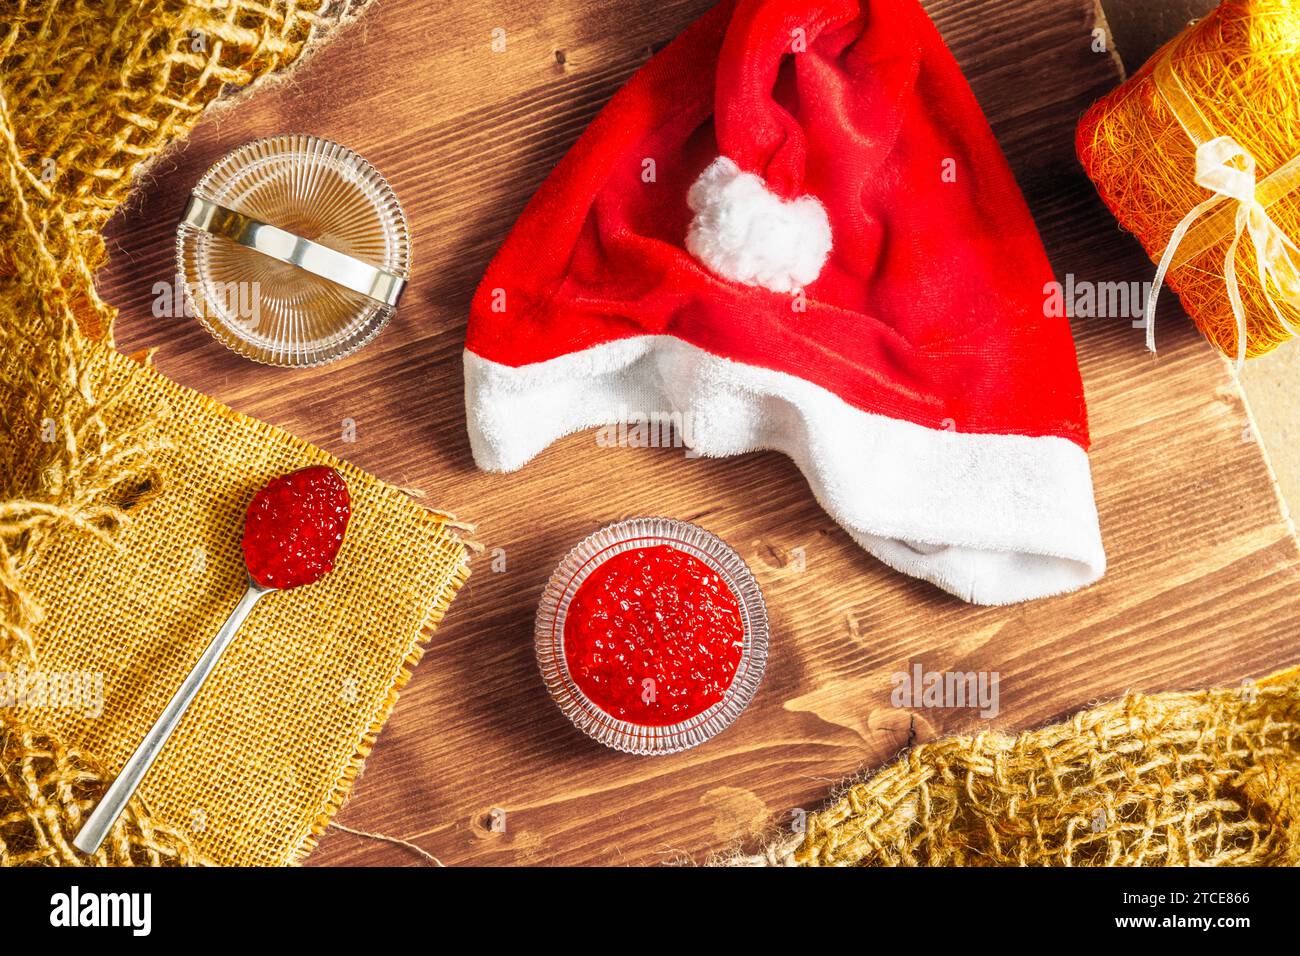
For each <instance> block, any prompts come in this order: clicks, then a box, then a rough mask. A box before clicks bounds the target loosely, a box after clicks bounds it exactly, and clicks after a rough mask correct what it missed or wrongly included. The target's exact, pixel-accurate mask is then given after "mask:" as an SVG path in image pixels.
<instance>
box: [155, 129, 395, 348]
mask: <svg viewBox="0 0 1300 956" xmlns="http://www.w3.org/2000/svg"><path fill="white" fill-rule="evenodd" d="M194 193H195V195H197V196H199V197H201V198H203V199H206V200H208V201H209V202H213V203H216V204H218V205H220V206H224V207H226V208H228V209H233V210H234V211H235V212H238V213H242V214H244V215H245V216H249V217H251V218H253V219H256V220H259V221H261V222H265V223H269V224H271V225H273V226H278V227H279V228H281V229H284V230H287V231H288V232H291V233H294V234H295V235H298V236H301V237H302V238H304V239H310V240H312V241H314V242H317V243H319V244H321V245H323V246H328V247H329V248H330V249H333V250H335V251H337V252H342V253H345V254H346V255H349V256H352V257H353V258H355V259H359V260H361V261H363V262H367V263H369V264H371V265H373V266H376V267H378V268H380V269H383V270H384V271H386V272H391V273H392V274H394V275H396V276H399V277H400V278H402V279H406V278H408V277H409V275H410V254H411V244H410V234H409V231H408V229H407V224H406V216H405V214H404V213H403V212H402V207H401V205H400V204H399V203H398V201H397V196H396V195H395V194H394V193H393V190H392V187H390V186H389V185H388V182H387V181H386V180H385V179H384V177H383V176H381V175H380V174H379V171H378V170H376V169H375V168H374V167H373V166H371V165H370V164H369V163H368V162H366V161H365V160H364V159H362V158H361V157H360V156H359V155H357V154H356V153H355V152H353V151H352V150H350V149H348V148H347V147H344V146H340V145H338V144H337V143H331V142H329V141H328V140H323V139H318V138H317V137H315V136H307V135H301V134H294V135H284V136H273V137H269V138H267V139H259V140H255V141H253V142H251V143H247V144H246V145H244V146H241V147H239V148H238V149H236V150H234V151H232V152H230V153H228V154H227V155H226V156H225V157H224V158H223V159H222V160H221V161H220V162H218V163H217V164H216V165H215V166H213V167H212V168H211V169H210V170H208V172H207V173H206V174H205V175H204V177H203V178H202V179H200V180H199V182H198V184H197V185H196V186H195V187H194ZM176 260H177V269H178V271H179V275H180V279H181V281H182V282H183V283H184V287H185V297H186V300H187V306H188V307H189V308H190V309H192V310H193V312H194V315H195V316H196V317H197V318H198V319H199V321H200V322H202V323H203V325H204V327H205V328H207V330H208V331H209V332H211V333H212V334H213V335H214V336H215V337H216V338H217V339H218V340H219V341H220V342H222V343H223V344H224V345H226V346H227V347H228V348H230V349H231V350H233V351H235V352H238V353H239V354H240V355H243V356H246V357H247V358H250V359H253V360H254V361H257V362H264V363H266V364H268V365H282V366H295V367H305V366H311V365H320V364H322V363H324V362H331V361H334V360H335V359H340V358H343V357H344V356H346V355H350V354H351V353H353V352H355V351H356V350H357V349H359V348H361V346H363V345H365V344H366V343H367V342H369V341H370V340H371V339H373V338H374V337H375V336H376V335H378V334H379V332H380V330H381V329H383V327H384V326H385V325H387V324H388V320H389V319H390V318H391V317H392V315H393V311H394V307H393V306H390V305H387V304H384V303H381V302H378V301H376V300H374V299H371V298H368V297H367V296H365V295H362V294H361V293H359V292H354V291H352V290H350V289H346V288H344V287H342V286H340V285H336V284H335V283H333V282H330V281H329V280H328V279H324V278H321V277H319V276H316V275H313V274H312V273H310V272H306V271H304V270H302V269H300V268H298V267H296V266H292V265H289V264H287V263H283V262H279V261H277V260H275V259H272V258H270V257H269V256H266V255H263V254H262V253H260V252H256V251H254V250H253V249H250V248H247V247H245V246H242V245H240V244H238V243H236V242H234V241H232V240H230V239H226V238H222V237H217V236H214V235H211V234H210V233H208V232H205V231H203V230H202V229H199V228H196V227H194V226H191V225H189V224H187V223H182V224H181V225H180V227H179V229H178V232H177V237H176Z"/></svg>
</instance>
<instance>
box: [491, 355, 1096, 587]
mask: <svg viewBox="0 0 1300 956" xmlns="http://www.w3.org/2000/svg"><path fill="white" fill-rule="evenodd" d="M465 406H466V412H467V418H468V422H469V433H470V446H471V448H472V450H473V452H474V460H475V462H476V463H477V464H478V466H479V467H480V468H483V469H486V470H489V471H513V470H515V469H516V468H519V467H521V466H522V465H523V464H524V463H525V462H527V461H528V460H529V459H530V458H532V457H533V456H534V455H536V454H537V453H538V452H540V451H541V450H542V449H543V448H545V447H546V446H547V445H549V444H551V442H553V441H555V440H556V439H557V438H560V437H561V436H563V435H566V434H569V433H570V432H575V431H580V430H582V429H585V428H593V427H596V426H599V425H607V424H609V423H611V422H613V421H616V420H617V419H618V417H620V416H622V415H627V414H628V413H629V412H632V413H641V414H653V413H660V412H678V413H681V414H684V415H689V419H688V420H689V422H690V436H689V437H690V443H691V446H692V447H693V448H694V449H695V451H696V452H698V453H699V454H702V455H709V456H723V455H738V454H742V453H744V452H749V451H755V450H758V449H764V448H773V449H776V450H778V451H781V452H784V453H785V454H787V455H789V456H790V457H791V458H792V459H794V461H795V463H796V464H797V465H798V466H799V469H800V470H801V471H802V472H803V474H804V476H805V478H807V480H808V484H809V485H810V486H811V488H812V491H813V494H814V495H815V496H816V497H817V500H818V501H819V502H820V503H821V505H822V507H823V508H825V509H826V511H827V513H829V514H830V515H831V517H833V518H834V519H835V520H836V521H838V522H839V523H840V524H841V525H843V526H844V528H845V529H846V530H847V531H848V533H849V534H850V535H851V536H852V537H853V539H854V540H855V541H857V542H858V543H859V544H860V545H861V546H862V547H863V548H865V549H866V550H867V551H869V552H871V553H872V554H873V555H875V556H876V557H877V558H879V559H880V560H881V561H883V562H885V563H886V564H888V565H889V566H890V567H893V568H895V569H897V570H899V571H902V572H904V573H906V574H911V575H913V576H915V577H918V578H923V579H924V580H926V581H931V582H933V583H934V584H936V585H938V586H939V587H941V588H943V589H944V590H945V591H948V592H950V593H952V594H955V595H957V596H958V597H960V598H963V599H964V600H967V601H971V602H973V603H976V604H1010V603H1014V602H1017V601H1025V600H1029V599H1031V598H1038V597H1046V596H1048V595H1052V594H1060V593H1063V592H1065V591H1072V590H1074V589H1076V588H1079V587H1083V586H1084V585H1086V584H1091V583H1092V582H1093V581H1096V580H1097V579H1098V578H1100V577H1101V575H1102V573H1103V572H1104V571H1105V568H1106V557H1105V554H1104V552H1103V551H1102V545H1101V532H1100V529H1099V528H1098V524H1097V510H1096V505H1095V504H1094V502H1093V495H1092V477H1091V472H1090V471H1089V468H1088V456H1087V454H1086V453H1085V452H1084V451H1083V449H1082V448H1080V447H1079V446H1078V445H1076V444H1075V443H1074V442H1072V441H1069V440H1067V439H1065V438H1056V437H1039V438H1032V437H1027V436H1024V435H975V434H963V433H958V432H947V431H938V430H935V429H932V428H925V427H922V426H920V425H915V424H912V423H911V422H904V421H898V420H896V419H893V418H887V417H885V416H883V415H877V414H873V413H871V412H864V411H862V410H861V409H857V408H854V407H853V406H851V405H849V404H848V403H846V402H844V401H843V400H842V399H840V398H839V397H838V396H836V395H834V394H832V393H831V392H829V391H827V390H826V389H824V388H822V387H821V386H818V385H815V384H813V383H812V382H809V381H807V380H805V379H801V378H796V377H795V376H792V375H787V374H785V373H783V372H774V371H772V370H770V369H764V368H759V367H757V366H753V365H743V364H740V363H737V362H731V361H729V360H727V359H723V358H719V357H717V356H714V355H711V354H709V353H708V352H705V351H703V350H701V349H698V348H696V347H695V346H693V345H689V344H687V343H685V342H682V341H681V340H680V339H676V338H674V337H672V336H638V337H636V338H630V339H623V340H621V341H618V342H612V343H610V344H607V345H600V346H596V347H594V348H590V349H587V350H585V351H582V352H576V353H573V354H570V355H563V356H560V357H559V358H555V359H551V360H550V361H546V362H538V363H536V364H533V365H526V366H522V367H519V368H513V367H511V366H507V365H501V364H498V363H496V362H491V361H488V360H487V359H483V358H480V357H479V356H477V355H475V354H474V353H473V352H469V351H466V352H465ZM646 505H647V506H651V507H652V506H653V501H652V500H650V499H649V498H647V500H646Z"/></svg>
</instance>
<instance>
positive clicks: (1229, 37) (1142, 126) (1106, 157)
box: [1077, 0, 1300, 357]
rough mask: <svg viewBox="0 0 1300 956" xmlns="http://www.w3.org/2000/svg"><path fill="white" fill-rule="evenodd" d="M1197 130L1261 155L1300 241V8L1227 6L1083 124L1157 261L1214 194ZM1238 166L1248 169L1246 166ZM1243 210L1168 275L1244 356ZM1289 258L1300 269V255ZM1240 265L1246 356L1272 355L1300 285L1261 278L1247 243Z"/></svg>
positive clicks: (1191, 246) (1217, 334)
mask: <svg viewBox="0 0 1300 956" xmlns="http://www.w3.org/2000/svg"><path fill="white" fill-rule="evenodd" d="M1171 101H1172V102H1173V103H1174V104H1175V105H1171ZM1197 133H1199V134H1200V137H1201V138H1202V139H1208V138H1210V137H1225V136H1226V137H1231V138H1232V140H1234V141H1235V143H1236V144H1239V145H1240V147H1242V148H1243V149H1244V150H1245V151H1246V152H1247V153H1248V154H1249V155H1250V156H1251V157H1253V158H1254V161H1255V165H1256V167H1257V169H1256V177H1257V182H1258V183H1259V186H1260V189H1259V193H1258V195H1259V199H1260V202H1261V203H1262V205H1263V207H1264V208H1266V211H1267V215H1268V217H1269V218H1270V219H1271V220H1272V222H1273V224H1275V226H1276V228H1277V230H1278V232H1279V233H1280V234H1281V235H1284V236H1286V237H1289V238H1292V239H1293V238H1294V237H1296V236H1297V235H1300V192H1297V190H1296V184H1295V182H1294V179H1293V177H1291V176H1287V175H1286V173H1287V172H1288V170H1287V169H1286V167H1287V165H1288V164H1289V163H1292V162H1294V161H1295V160H1296V157H1297V156H1300V3H1295V2H1292V0H1225V2H1223V3H1222V4H1220V5H1219V7H1218V8H1217V9H1215V10H1214V12H1213V13H1211V14H1210V15H1209V16H1207V17H1206V18H1205V19H1203V20H1201V21H1198V22H1197V23H1195V24H1194V25H1192V26H1190V27H1188V29H1187V30H1185V31H1183V33H1181V34H1180V35H1179V36H1178V37H1176V38H1175V39H1174V40H1173V41H1171V42H1170V43H1169V44H1167V45H1166V46H1165V47H1164V48H1162V49H1161V50H1160V51H1159V52H1157V53H1156V55H1155V56H1153V57H1152V58H1151V60H1150V61H1148V62H1147V63H1146V64H1145V65H1144V66H1143V67H1142V69H1140V70H1139V71H1138V72H1137V73H1135V74H1134V75H1133V76H1132V77H1131V78H1130V79H1129V80H1128V81H1127V82H1125V83H1124V84H1123V85H1122V86H1120V87H1119V88H1118V89H1117V90H1115V91H1114V92H1113V93H1111V94H1110V95H1108V96H1106V97H1105V98H1103V99H1101V100H1099V101H1098V102H1097V103H1096V104H1094V105H1093V107H1092V108H1091V109H1090V110H1088V112H1087V113H1086V114H1085V115H1084V117H1083V120H1082V121H1081V122H1080V124H1079V128H1078V134H1077V148H1078V153H1079V158H1080V160H1081V161H1082V162H1083V166H1084V169H1085V170H1086V171H1087V173H1088V175H1089V176H1090V177H1091V178H1092V180H1093V182H1094V183H1095V184H1096V186H1097V190H1098V192H1099V193H1100V194H1101V197H1102V199H1103V200H1104V201H1105V203H1106V205H1107V206H1109V207H1110V209H1111V211H1112V212H1113V213H1114V214H1115V217H1116V218H1117V219H1118V220H1119V221H1120V223H1121V224H1122V225H1123V226H1124V227H1125V228H1126V229H1128V230H1129V231H1131V232H1133V233H1134V234H1135V235H1136V236H1137V237H1138V239H1139V240H1141V242H1142V245H1143V247H1144V248H1145V249H1146V251H1147V254H1148V255H1150V256H1151V258H1152V260H1153V261H1158V260H1159V259H1160V257H1161V256H1162V254H1163V253H1164V252H1165V248H1166V246H1167V245H1168V244H1169V241H1170V238H1171V236H1172V235H1173V234H1174V231H1175V229H1176V228H1177V227H1178V224H1179V223H1180V222H1181V221H1182V220H1183V218H1184V217H1185V216H1187V215H1188V213H1189V212H1190V211H1191V210H1193V209H1194V208H1196V207H1197V206H1198V204H1200V203H1202V202H1204V201H1205V200H1207V199H1209V198H1211V197H1213V195H1214V193H1213V192H1212V191H1211V190H1209V189H1206V188H1203V187H1202V186H1201V185H1199V184H1198V183H1197V181H1196V174H1197V143H1196V141H1195V140H1194V139H1193V135H1194V134H1197ZM1232 165H1233V167H1234V168H1241V167H1242V166H1243V164H1242V163H1241V161H1240V160H1239V159H1238V160H1233V162H1232ZM1270 176H1274V179H1273V182H1272V183H1269V181H1268V180H1269V177H1270ZM1236 207H1237V203H1235V202H1231V201H1225V202H1223V203H1221V204H1220V205H1219V206H1218V208H1217V209H1215V210H1214V211H1212V212H1211V213H1210V214H1209V215H1207V216H1205V217H1203V218H1202V219H1200V220H1199V221H1198V223H1197V224H1196V226H1195V227H1194V228H1193V229H1192V230H1191V231H1190V232H1189V233H1188V236H1187V238H1186V239H1185V240H1184V241H1183V243H1182V244H1181V246H1180V247H1179V248H1178V250H1177V252H1176V254H1175V255H1174V256H1173V259H1172V265H1171V268H1170V269H1169V272H1168V275H1167V277H1166V282H1167V284H1168V285H1169V287H1170V288H1172V289H1173V290H1174V291H1175V292H1177V293H1178V297H1179V298H1180V299H1181V300H1182V303H1183V307H1184V308H1185V309H1186V310H1187V313H1188V314H1189V315H1190V316H1191V318H1192V321H1194V322H1195V323H1196V325H1197V327H1198V328H1199V329H1200V330H1201V332H1202V333H1203V334H1204V335H1205V337H1206V338H1207V339H1209V340H1210V341H1211V342H1212V343H1213V344H1214V345H1215V346H1217V347H1218V348H1219V349H1220V350H1222V351H1223V352H1224V353H1226V354H1228V355H1233V356H1236V355H1237V354H1238V346H1239V341H1238V339H1239V336H1238V322H1237V318H1236V317H1235V315H1234V312H1233V309H1232V304H1231V301H1230V295H1229V291H1228V290H1229V287H1230V285H1231V283H1230V282H1229V281H1228V280H1227V277H1226V276H1225V273H1226V272H1227V271H1228V270H1226V269H1225V257H1226V256H1227V254H1228V252H1229V249H1230V248H1231V245H1232V242H1233V238H1234V235H1235V230H1234V221H1233V220H1234V215H1235V211H1236ZM1290 255H1291V256H1292V257H1293V258H1294V259H1295V261H1296V262H1297V263H1300V256H1296V255H1295V253H1294V252H1291V253H1290ZM1233 259H1234V261H1235V271H1236V286H1237V288H1238V289H1239V291H1240V295H1241V303H1242V312H1243V319H1244V325H1245V328H1246V342H1245V349H1244V355H1245V357H1254V356H1258V355H1262V354H1264V353H1266V352H1270V351H1272V350H1273V349H1275V348H1276V347H1277V346H1278V345H1280V344H1282V343H1283V342H1285V341H1287V340H1288V339H1290V338H1291V337H1292V336H1293V335H1294V334H1295V333H1296V325H1297V323H1300V288H1297V287H1296V286H1295V284H1294V283H1293V282H1292V281H1290V278H1291V277H1284V278H1283V279H1278V278H1277V277H1276V276H1270V277H1267V278H1265V280H1264V281H1263V282H1261V276H1260V272H1259V269H1258V261H1259V255H1258V252H1257V249H1256V247H1255V245H1254V244H1253V243H1252V242H1251V241H1250V239H1249V236H1248V235H1243V236H1242V238H1241V240H1240V242H1238V244H1237V248H1236V250H1235V253H1234V255H1233ZM1266 291H1267V296H1266ZM1270 299H1271V300H1272V303H1273V305H1275V306H1276V311H1274V308H1273V307H1272V306H1271V305H1270V301H1269V300H1270Z"/></svg>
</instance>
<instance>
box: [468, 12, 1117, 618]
mask: <svg viewBox="0 0 1300 956" xmlns="http://www.w3.org/2000/svg"><path fill="white" fill-rule="evenodd" d="M1052 281H1053V275H1052V271H1051V268H1050V266H1049V264H1048V261H1047V257H1046V254H1045V253H1044V251H1043V247H1042V242H1041V240H1040V239H1039V236H1038V232H1037V230H1036V229H1035V227H1034V223H1033V220H1032V219H1031V218H1030V215H1029V211H1028V209H1027V208H1026V206H1025V202H1024V199H1023V198H1022V196H1021V195H1020V191H1019V189H1018V188H1017V186H1016V183H1015V180H1014V179H1013V177H1012V175H1011V171H1010V169H1009V168H1008V166H1007V164H1006V161H1005V159H1004V158H1003V156H1002V154H1001V152H1000V150H999V149H998V145H997V142H996V141H995V140H994V138H993V135H992V133H991V131H990V130H989V127H988V123H987V122H986V121H985V119H984V116H983V114H982V113H981V111H980V108H979V106H978V104H977V103H976V102H975V99H974V97H973V95H972V94H971V91H970V88H969V87H968V86H967V84H966V81H965V79H964V77H963V76H962V75H961V72H960V70H959V69H958V67H957V64H956V63H955V61H954V60H953V58H952V56H951V54H949V52H948V50H947V48H946V47H945V46H944V44H943V41H942V39H940V37H939V34H938V32H937V31H936V30H935V28H934V26H933V24H932V23H931V22H930V21H929V19H928V18H927V17H926V15H925V13H924V11H922V10H921V8H920V6H919V5H918V4H917V2H916V0H862V2H852V0H738V2H725V3H722V4H721V5H719V6H718V7H716V8H714V9H713V10H712V11H711V12H710V13H708V14H706V15H705V16H704V17H703V18H702V19H700V20H699V21H697V22H696V23H695V24H694V25H692V26H691V27H690V28H689V29H687V31H686V32H685V33H683V34H682V35H681V36H680V37H678V38H677V40H675V41H674V42H673V43H672V44H670V45H669V46H668V47H666V48H665V49H664V50H663V51H662V52H661V53H659V54H658V55H657V56H655V57H654V58H653V59H652V60H651V61H650V62H649V63H647V64H646V66H645V67H643V68H642V69H641V70H640V71H639V72H638V73H637V74H636V76H634V77H633V78H632V80H631V81H630V82H629V83H628V84H627V86H626V87H624V88H623V89H622V90H621V91H619V93H618V94H617V95H616V96H615V97H614V98H613V100H611V101H610V103H609V105H608V106H607V107H606V108H605V109H604V110H603V111H602V112H601V114H600V115H599V116H598V117H597V118H596V120H595V121H594V122H593V123H592V124H591V126H590V128H589V129H587V131H586V132H585V133H584V134H583V136H582V137H581V138H580V139H579V140H578V142H577V143H576V144H575V145H574V147H573V148H572V149H571V150H570V151H569V153H568V155H567V156H565V157H564V159H563V160H562V161H561V162H560V164H559V165H558V166H557V167H556V169H555V171H554V172H553V173H552V174H551V176H550V178H549V179H547V181H546V182H545V183H544V184H543V185H542V187H541V188H540V189H539V190H538V192H537V194H536V195H535V196H534V197H533V199H532V201H531V202H530V203H529V205H528V207H527V208H526V209H525V210H524V213H523V215H522V216H520V218H519V222H518V223H517V224H516V225H515V228H514V230H513V231H512V232H511V234H510V236H509V237H508V238H507V239H506V242H505V244H504V245H503V246H502V247H501V250H500V252H499V253H498V254H497V256H496V258H495V259H494V260H493V262H492V264H491V266H490V267H489V268H488V271H487V274H486V275H485V276H484V279H483V282H482V285H481V286H480V287H479V289H478V292H477V294H476V295H475V297H474V302H473V305H472V310H471V314H470V321H469V332H468V335H467V341H466V351H465V401H466V410H467V414H468V421H469V429H470V438H471V444H472V448H473V452H474V458H475V461H476V462H477V463H478V465H479V467H481V468H485V469H490V470H501V471H509V470H513V469H516V468H519V467H520V466H522V465H523V464H524V463H525V462H527V461H528V460H529V459H530V458H532V457H533V456H534V455H536V454H537V453H538V452H539V451H541V450H542V449H543V448H545V447H546V446H547V445H548V444H550V443H551V442H552V441H554V440H555V439H556V438H558V437H560V436H561V435H565V434H567V433H569V432H573V431H576V430H579V429H584V428H590V427H593V426H597V425H605V424H608V423H610V422H612V421H617V420H619V419H620V418H623V417H626V416H628V415H629V414H631V415H641V416H645V415H649V414H657V413H661V412H672V413H676V414H679V415H681V416H682V417H683V418H684V419H686V420H687V421H688V422H689V428H688V431H689V440H690V443H691V445H692V447H693V448H694V449H695V450H696V451H697V452H699V453H700V454H703V455H733V454H739V453H742V452H747V451H752V450H754V449H759V448H775V449H778V450H780V451H782V452H785V453H786V454H787V455H789V456H790V457H791V458H793V459H794V461H795V462H796V463H798V465H799V467H800V469H801V470H802V471H803V473H804V475H805V477H806V478H807V480H808V483H809V485H810V486H811V489H812V492H813V494H815V495H816V496H817V500H818V501H819V502H820V503H821V504H822V506H823V507H824V508H825V509H826V510H827V511H828V512H829V513H830V514H831V515H832V516H833V517H834V518H835V519H836V520H837V521H838V522H839V523H840V524H841V525H843V526H844V528H845V529H846V530H847V531H848V533H849V534H850V535H852V536H853V538H854V539H855V540H856V541H857V542H858V543H859V544H861V545H862V546H863V547H864V548H866V549H867V550H868V551H870V552H871V553H872V554H874V555H876V556H877V557H878V558H879V559H880V560H882V561H884V562H885V563H886V564H889V565H890V566H892V567H894V568H896V569H898V570H900V571H903V572H905V573H907V574H913V575H916V576H917V577H921V578H924V579H926V580H928V581H932V582H934V583H935V584H937V585H939V586H940V587H942V588H944V589H945V590H948V591H950V592H952V593H954V594H957V595H959V596H960V597H962V598H964V599H966V600H968V601H975V602H979V603H1007V602H1012V601H1020V600H1025V599H1028V598H1034V597H1040V596H1044V595H1049V594H1056V593H1059V592H1063V591H1069V590H1072V589H1074V588H1077V587H1080V586H1082V585H1085V584H1088V583H1091V582H1092V581H1095V580H1096V579H1097V578H1098V577H1100V576H1101V574H1102V572H1103V570H1104V568H1105V556H1104V554H1103V552H1102V546H1101V537H1100V532H1099V530H1098V525H1097V513H1096V506H1095V505H1094V502H1093V494H1092V479H1091V476H1090V473H1089V468H1088V458H1087V455H1086V449H1087V446H1088V428H1087V419H1086V412H1085V407H1084V400H1083V386H1082V383H1081V382H1080V379H1079V370H1078V365H1077V363H1076V360H1075V354H1074V345H1073V342H1072V341H1071V338H1070V329H1069V324H1068V322H1067V320H1065V319H1062V318H1058V317H1049V316H1048V315H1047V311H1048V310H1047V309H1046V308H1045V292H1046V289H1047V287H1048V285H1049V283H1051V282H1052ZM683 467H689V466H688V465H684V466H683ZM647 503H648V504H649V502H647Z"/></svg>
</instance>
